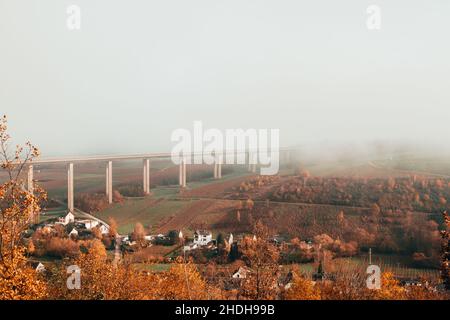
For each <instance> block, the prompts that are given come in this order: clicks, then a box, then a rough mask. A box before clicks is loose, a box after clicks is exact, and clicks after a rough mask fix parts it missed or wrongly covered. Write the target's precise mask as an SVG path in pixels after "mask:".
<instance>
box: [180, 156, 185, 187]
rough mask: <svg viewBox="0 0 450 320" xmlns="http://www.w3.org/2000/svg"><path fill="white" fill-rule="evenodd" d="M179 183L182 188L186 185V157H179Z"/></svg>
mask: <svg viewBox="0 0 450 320" xmlns="http://www.w3.org/2000/svg"><path fill="white" fill-rule="evenodd" d="M179 185H180V187H182V188H185V187H186V159H184V158H183V159H181V162H180V172H179Z"/></svg>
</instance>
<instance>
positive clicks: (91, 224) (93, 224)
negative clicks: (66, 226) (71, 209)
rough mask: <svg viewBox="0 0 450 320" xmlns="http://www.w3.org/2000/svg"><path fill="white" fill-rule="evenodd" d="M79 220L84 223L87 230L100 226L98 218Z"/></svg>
mask: <svg viewBox="0 0 450 320" xmlns="http://www.w3.org/2000/svg"><path fill="white" fill-rule="evenodd" d="M78 222H79V223H80V224H82V225H83V226H84V227H85V228H86V229H87V230H91V229H92V228H94V227H96V226H98V221H96V220H81V221H78Z"/></svg>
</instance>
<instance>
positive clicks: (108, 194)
mask: <svg viewBox="0 0 450 320" xmlns="http://www.w3.org/2000/svg"><path fill="white" fill-rule="evenodd" d="M106 197H107V198H108V202H109V204H111V203H112V202H113V201H112V161H108V163H107V164H106Z"/></svg>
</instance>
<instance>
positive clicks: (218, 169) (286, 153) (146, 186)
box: [27, 149, 292, 212]
mask: <svg viewBox="0 0 450 320" xmlns="http://www.w3.org/2000/svg"><path fill="white" fill-rule="evenodd" d="M291 151H292V150H290V149H281V150H279V158H280V159H281V158H282V157H281V156H282V155H283V159H285V161H287V162H289V161H290V160H291ZM238 153H241V154H242V153H245V159H246V161H245V164H248V170H249V171H250V172H256V166H257V161H256V158H257V152H255V151H241V152H236V151H235V152H224V154H223V155H225V156H226V155H228V154H238ZM200 155H203V154H195V153H192V154H190V155H189V156H193V157H196V156H200ZM171 156H172V154H171V153H150V154H134V155H120V156H86V157H74V158H52V159H40V160H35V161H33V162H32V164H30V165H29V166H28V176H27V190H28V192H30V193H33V191H34V180H33V179H34V178H33V165H39V164H54V163H64V164H66V165H67V209H68V210H69V211H70V212H74V188H73V180H74V164H75V163H80V162H103V163H105V164H106V170H105V177H106V196H107V197H108V201H109V203H112V201H113V196H112V193H113V184H112V181H113V167H112V163H113V161H123V160H139V159H142V160H143V183H142V185H143V190H144V193H145V194H147V195H148V194H150V160H151V159H164V158H171ZM187 157H188V156H183V157H181V158H180V159H181V161H180V164H179V179H178V181H179V182H178V184H179V186H180V188H184V187H186V183H187V181H186V165H187V162H188V161H186V159H187ZM221 178H222V163H221V162H220V161H216V162H215V163H214V179H221Z"/></svg>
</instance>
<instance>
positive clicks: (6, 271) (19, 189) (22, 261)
mask: <svg viewBox="0 0 450 320" xmlns="http://www.w3.org/2000/svg"><path fill="white" fill-rule="evenodd" d="M7 130H8V123H7V119H6V116H3V117H2V118H1V119H0V161H1V168H2V169H3V170H4V171H5V172H6V174H7V177H8V179H7V181H6V182H4V183H3V184H1V185H0V299H39V298H43V297H44V296H45V294H46V290H45V284H44V282H43V281H42V280H41V279H39V276H38V275H37V274H36V272H35V271H34V270H33V269H31V268H30V267H29V266H28V265H27V260H26V257H25V254H26V248H25V246H24V241H23V236H24V233H25V231H26V230H27V229H28V227H29V226H30V224H31V223H32V222H33V221H34V219H35V214H36V213H37V212H39V210H40V207H39V203H40V202H41V201H42V200H45V199H46V195H45V193H44V192H43V191H42V190H41V189H40V188H39V187H38V186H33V189H34V190H33V193H31V192H29V191H27V190H25V189H24V187H23V186H24V184H25V183H24V181H23V179H22V175H23V171H24V169H25V168H26V166H27V165H30V163H31V161H32V160H33V159H35V158H36V157H38V156H39V150H38V149H37V148H36V147H35V146H33V145H32V144H31V143H30V142H27V143H26V147H25V148H24V147H21V146H17V147H16V148H15V150H14V151H11V150H10V149H9V143H10V138H11V137H10V135H9V134H8V132H7Z"/></svg>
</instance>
